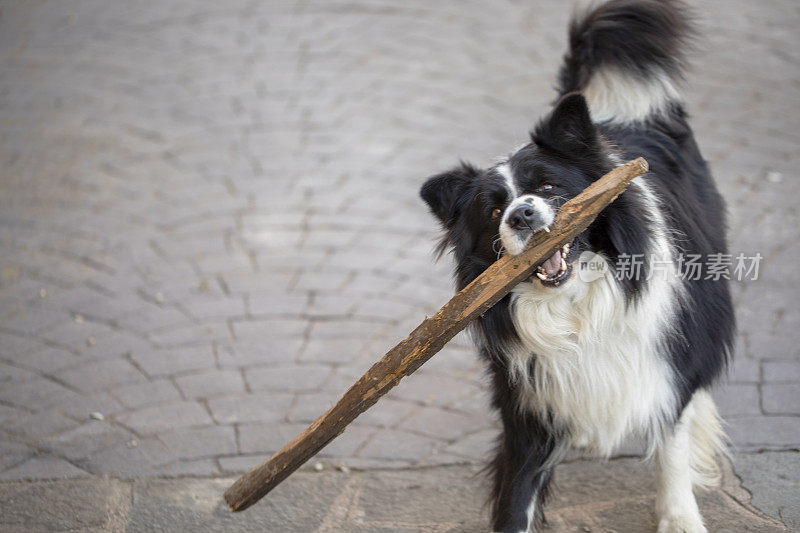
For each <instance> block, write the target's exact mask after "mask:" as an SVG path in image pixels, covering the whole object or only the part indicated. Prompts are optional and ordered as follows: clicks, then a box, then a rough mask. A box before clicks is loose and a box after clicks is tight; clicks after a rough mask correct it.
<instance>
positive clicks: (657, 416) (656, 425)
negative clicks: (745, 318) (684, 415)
mask: <svg viewBox="0 0 800 533" xmlns="http://www.w3.org/2000/svg"><path fill="white" fill-rule="evenodd" d="M671 285H672V284H671V283H670V282H669V280H667V279H662V280H657V279H654V280H652V281H651V283H650V284H649V287H648V290H647V291H646V292H645V294H643V295H642V297H641V299H640V300H639V301H638V302H637V303H635V304H631V305H626V302H625V297H624V294H623V292H622V290H621V288H620V287H619V285H618V284H617V282H616V281H615V280H614V279H613V278H612V277H611V276H610V275H609V276H605V277H602V278H600V279H597V280H594V281H592V282H586V281H583V280H581V279H580V278H579V276H576V275H573V277H572V279H571V280H569V282H568V283H566V284H565V285H563V286H562V287H559V288H557V289H550V288H545V287H542V285H541V284H540V283H539V282H538V281H533V282H526V283H521V284H520V285H518V286H517V288H516V289H515V290H514V292H513V297H512V317H513V320H514V324H515V326H516V329H517V332H518V335H519V337H520V339H521V341H522V345H521V346H517V347H515V348H514V349H511V350H510V351H509V355H508V358H509V370H510V373H511V379H512V381H513V382H514V383H515V385H516V386H517V387H518V390H519V392H520V408H522V409H532V410H536V411H538V412H540V413H542V414H544V413H545V412H547V411H549V412H550V413H552V414H553V416H554V417H555V421H556V422H557V423H559V424H563V425H564V426H565V427H566V428H568V430H569V433H570V435H571V438H572V444H573V445H574V446H579V447H587V448H589V449H590V450H592V451H594V452H595V453H598V454H601V455H609V454H610V453H611V452H612V451H613V449H614V448H615V447H616V446H617V445H619V444H620V442H621V441H622V440H623V439H624V438H625V436H626V435H628V434H631V433H635V434H643V435H645V436H646V437H649V439H648V440H649V441H650V442H651V444H653V445H655V444H656V441H657V440H658V437H659V434H660V433H661V431H660V429H661V427H662V425H663V423H664V422H665V421H666V420H667V419H668V417H670V416H672V413H674V405H675V402H676V397H675V392H674V386H673V380H674V373H673V371H672V369H671V367H670V365H669V363H668V361H667V360H666V358H665V357H664V356H663V355H662V354H663V349H662V347H661V343H662V341H663V338H664V332H665V331H666V330H667V329H668V328H669V322H670V319H669V317H671V316H673V315H674V312H673V309H672V308H673V307H674V305H675V300H676V294H674V291H673V290H672V287H671ZM532 354H535V357H536V363H535V371H534V372H533V375H530V373H529V361H530V357H532Z"/></svg>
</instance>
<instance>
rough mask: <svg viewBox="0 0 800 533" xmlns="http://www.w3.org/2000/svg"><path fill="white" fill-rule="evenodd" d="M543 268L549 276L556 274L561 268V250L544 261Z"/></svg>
mask: <svg viewBox="0 0 800 533" xmlns="http://www.w3.org/2000/svg"><path fill="white" fill-rule="evenodd" d="M542 268H544V271H545V272H547V275H548V276H555V275H556V274H558V271H559V270H561V250H557V251H556V253H554V254H553V255H552V256H551V257H550V259H548V260H547V261H545V262H544V263H542Z"/></svg>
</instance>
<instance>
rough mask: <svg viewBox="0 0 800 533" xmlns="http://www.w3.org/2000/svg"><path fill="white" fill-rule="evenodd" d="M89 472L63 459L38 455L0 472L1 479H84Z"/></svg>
mask: <svg viewBox="0 0 800 533" xmlns="http://www.w3.org/2000/svg"><path fill="white" fill-rule="evenodd" d="M87 475H88V472H85V471H83V470H81V469H80V468H76V467H75V466H73V465H72V464H70V463H68V462H67V461H65V460H63V459H59V458H57V457H52V456H49V455H37V456H35V457H31V458H30V459H28V460H27V461H25V462H23V463H21V464H19V465H17V466H15V467H13V468H9V469H8V470H4V471H3V472H0V479H58V478H72V477H84V476H87Z"/></svg>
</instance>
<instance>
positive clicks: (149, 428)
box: [116, 401, 211, 434]
mask: <svg viewBox="0 0 800 533" xmlns="http://www.w3.org/2000/svg"><path fill="white" fill-rule="evenodd" d="M116 419H117V420H118V421H119V422H120V423H122V424H123V425H125V426H127V427H130V428H132V429H133V430H134V431H136V432H137V433H140V434H151V433H158V432H162V431H165V430H167V429H171V428H176V427H178V428H182V427H187V426H203V425H207V424H210V423H211V417H210V416H209V415H208V412H207V411H206V410H205V408H204V407H203V406H202V405H201V404H199V403H197V402H193V401H178V402H169V403H161V404H158V405H154V406H152V407H144V408H142V409H139V410H137V411H129V412H126V413H123V414H121V415H118V416H117V417H116Z"/></svg>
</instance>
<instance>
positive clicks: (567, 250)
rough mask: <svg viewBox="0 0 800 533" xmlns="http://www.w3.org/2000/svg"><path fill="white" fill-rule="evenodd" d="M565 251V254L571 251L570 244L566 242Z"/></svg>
mask: <svg viewBox="0 0 800 533" xmlns="http://www.w3.org/2000/svg"><path fill="white" fill-rule="evenodd" d="M564 253H565V254H568V253H569V244H565V245H564Z"/></svg>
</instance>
